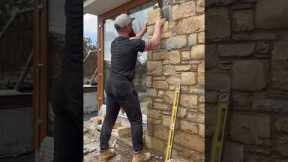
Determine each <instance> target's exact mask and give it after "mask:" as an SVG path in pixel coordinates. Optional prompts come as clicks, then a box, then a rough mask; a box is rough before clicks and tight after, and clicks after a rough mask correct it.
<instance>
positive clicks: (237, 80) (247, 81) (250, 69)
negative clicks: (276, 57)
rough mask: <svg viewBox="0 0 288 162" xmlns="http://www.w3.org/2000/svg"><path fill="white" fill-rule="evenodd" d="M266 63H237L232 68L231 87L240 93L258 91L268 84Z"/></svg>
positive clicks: (253, 61)
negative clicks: (240, 91)
mask: <svg viewBox="0 0 288 162" xmlns="http://www.w3.org/2000/svg"><path fill="white" fill-rule="evenodd" d="M267 65H268V62H265V61H259V60H247V61H237V62H235V63H234V64H233V68H232V87H233V89H236V90H242V91H245V90H246V91H259V90H262V89H264V88H265V87H266V86H267V84H268V78H267V76H268V66H267Z"/></svg>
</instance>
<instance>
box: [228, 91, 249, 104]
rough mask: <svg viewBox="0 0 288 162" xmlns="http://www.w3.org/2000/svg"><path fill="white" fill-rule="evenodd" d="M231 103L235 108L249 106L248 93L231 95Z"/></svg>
mask: <svg viewBox="0 0 288 162" xmlns="http://www.w3.org/2000/svg"><path fill="white" fill-rule="evenodd" d="M232 103H233V105H235V106H249V105H250V104H251V103H252V102H251V98H250V95H249V93H244V92H243V93H241V92H238V93H233V95H232Z"/></svg>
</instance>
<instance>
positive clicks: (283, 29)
mask: <svg viewBox="0 0 288 162" xmlns="http://www.w3.org/2000/svg"><path fill="white" fill-rule="evenodd" d="M164 4H165V7H167V8H169V9H170V11H171V12H170V16H171V18H170V20H169V22H166V24H165V26H164V30H163V34H162V40H161V45H160V47H159V49H157V50H154V51H152V52H150V53H149V54H148V63H147V71H148V77H147V82H146V83H147V84H146V85H147V87H148V91H149V95H150V101H151V103H150V104H149V109H148V113H147V114H148V135H147V136H146V137H145V140H146V144H147V146H148V147H149V148H151V149H153V150H154V151H158V152H159V153H162V154H163V153H164V152H165V149H166V145H167V139H168V130H169V124H170V116H171V109H172V102H173V97H174V91H175V85H176V83H177V82H180V83H181V85H182V89H181V100H180V104H179V112H178V118H177V123H176V132H175V141H174V146H175V147H174V151H173V157H175V158H177V157H179V158H184V159H186V160H187V161H189V162H204V161H205V160H207V159H205V158H204V157H205V155H207V154H209V152H210V148H211V138H212V135H213V132H214V129H215V124H216V107H217V106H216V105H217V102H218V96H219V93H220V92H219V90H222V89H227V88H231V97H230V103H231V104H230V107H229V119H228V125H227V131H226V138H225V147H224V156H223V157H224V159H223V162H232V161H235V162H257V161H261V162H270V161H273V162H284V161H287V160H288V149H287V147H288V127H287V124H288V115H287V113H288V108H287V106H288V97H287V95H288V93H287V90H288V70H287V69H288V64H287V59H288V28H287V27H288V25H287V22H288V21H287V18H285V15H287V14H288V9H287V6H288V1H286V0H275V1H271V0H206V1H205V0H164ZM270 11H272V12H271V13H270ZM159 12H160V10H159V9H154V10H152V11H151V13H149V16H148V17H149V18H148V19H149V20H148V24H149V27H148V32H149V34H150V36H151V34H152V31H153V24H154V23H155V18H156V17H157V15H159ZM204 159H205V160H204Z"/></svg>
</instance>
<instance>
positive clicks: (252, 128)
mask: <svg viewBox="0 0 288 162" xmlns="http://www.w3.org/2000/svg"><path fill="white" fill-rule="evenodd" d="M270 122H271V119H270V117H269V116H268V115H261V114H258V115H255V114H244V113H243V114H241V113H237V114H236V113H234V114H232V119H231V125H230V135H231V138H232V139H233V140H235V141H238V142H241V143H243V144H254V145H260V144H265V139H268V138H270V137H271V128H270V124H271V123H270Z"/></svg>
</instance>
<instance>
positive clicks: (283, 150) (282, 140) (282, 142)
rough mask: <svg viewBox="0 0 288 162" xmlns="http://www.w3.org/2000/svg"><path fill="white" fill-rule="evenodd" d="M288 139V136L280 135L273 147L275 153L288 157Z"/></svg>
mask: <svg viewBox="0 0 288 162" xmlns="http://www.w3.org/2000/svg"><path fill="white" fill-rule="evenodd" d="M287 147H288V137H287V135H278V136H277V137H276V139H275V145H273V151H276V152H277V153H279V154H280V155H281V156H288V149H287Z"/></svg>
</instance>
